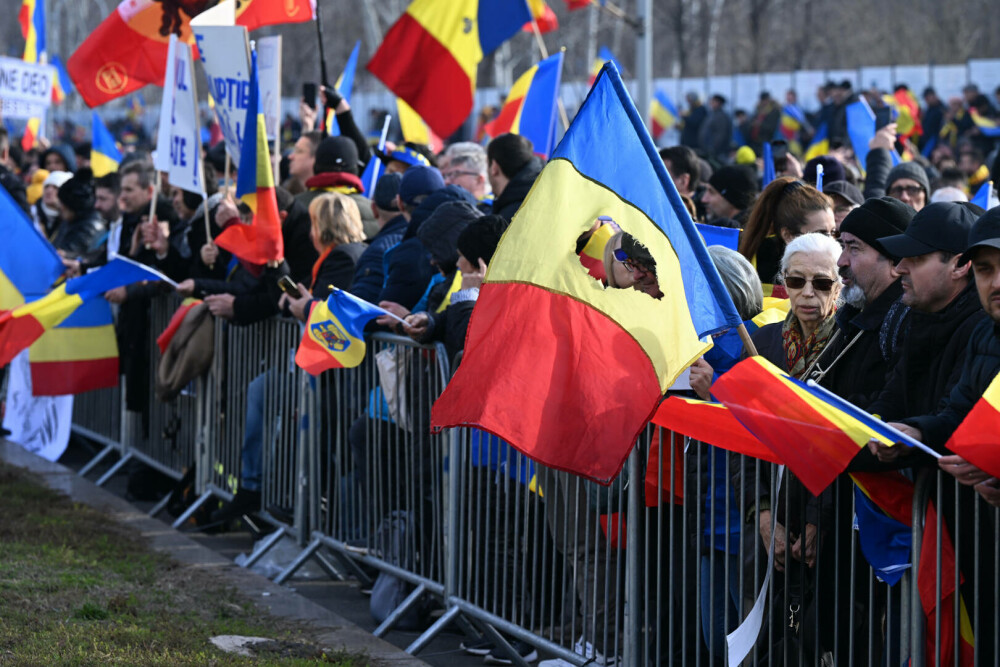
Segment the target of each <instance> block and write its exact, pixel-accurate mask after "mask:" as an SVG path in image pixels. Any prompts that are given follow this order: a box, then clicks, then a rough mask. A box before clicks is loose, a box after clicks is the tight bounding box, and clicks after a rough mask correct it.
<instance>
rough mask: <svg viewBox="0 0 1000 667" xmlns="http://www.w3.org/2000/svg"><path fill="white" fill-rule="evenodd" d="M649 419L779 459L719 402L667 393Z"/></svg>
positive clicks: (704, 439)
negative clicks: (668, 395) (665, 398)
mask: <svg viewBox="0 0 1000 667" xmlns="http://www.w3.org/2000/svg"><path fill="white" fill-rule="evenodd" d="M651 421H652V422H653V423H654V424H656V425H657V426H662V427H664V428H667V429H670V430H671V431H674V432H675V433H680V434H681V435H686V436H688V437H689V438H693V439H694V440H697V441H699V442H704V443H707V444H709V445H714V446H716V447H721V448H722V449H727V450H729V451H731V452H735V453H736V454H745V455H747V456H752V457H753V458H755V459H761V460H762V461H770V462H771V463H781V460H780V459H779V458H778V456H777V455H776V454H775V453H774V452H773V451H771V450H770V449H769V448H768V447H767V446H765V445H764V443H762V442H761V441H760V440H758V439H757V438H755V437H754V436H753V434H752V433H750V431H748V430H746V429H745V428H744V427H743V425H742V424H740V422H739V420H738V419H736V417H735V416H733V413H732V412H730V411H729V409H728V408H726V406H724V405H722V404H721V403H714V402H711V401H701V400H698V399H695V398H681V397H680V396H670V397H668V398H667V400H665V401H663V402H662V403H660V407H659V408H658V409H657V410H656V414H655V415H653V419H652V420H651Z"/></svg>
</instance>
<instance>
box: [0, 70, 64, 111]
mask: <svg viewBox="0 0 1000 667" xmlns="http://www.w3.org/2000/svg"><path fill="white" fill-rule="evenodd" d="M54 76H55V70H54V69H53V68H52V67H51V66H49V65H37V64H35V63H26V62H24V61H23V60H17V59H16V58H2V57H0V109H2V114H3V115H4V116H6V117H8V118H33V117H36V116H41V115H42V113H44V111H45V109H48V108H49V105H51V104H52V80H53V77H54Z"/></svg>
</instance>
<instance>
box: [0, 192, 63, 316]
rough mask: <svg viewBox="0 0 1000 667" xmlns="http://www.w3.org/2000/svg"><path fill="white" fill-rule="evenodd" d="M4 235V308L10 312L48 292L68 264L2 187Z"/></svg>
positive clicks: (0, 253) (0, 264)
mask: <svg viewBox="0 0 1000 667" xmlns="http://www.w3.org/2000/svg"><path fill="white" fill-rule="evenodd" d="M0 235H2V236H3V239H4V242H3V243H0V312H6V311H10V310H13V309H15V308H17V307H18V306H21V305H24V303H25V302H26V301H29V300H31V299H37V298H38V297H40V296H43V295H44V294H46V293H47V292H48V291H49V288H50V287H51V286H52V283H54V282H55V281H56V280H57V279H58V278H59V276H61V275H62V274H63V272H64V271H65V270H66V267H64V266H63V263H62V260H61V259H59V255H57V254H56V251H55V249H54V248H53V247H52V245H51V244H50V243H49V242H48V241H46V240H45V238H44V237H43V236H42V235H41V233H39V231H38V230H37V229H35V226H34V225H33V224H32V223H31V220H29V219H28V216H26V215H25V214H24V211H23V210H22V209H21V207H20V206H18V205H17V203H16V202H15V201H14V200H13V198H11V196H10V195H9V194H8V193H7V190H6V189H5V188H0Z"/></svg>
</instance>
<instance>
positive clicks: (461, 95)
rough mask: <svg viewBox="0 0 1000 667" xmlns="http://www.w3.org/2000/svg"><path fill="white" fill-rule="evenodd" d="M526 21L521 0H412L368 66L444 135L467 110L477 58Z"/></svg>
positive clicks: (525, 8) (525, 5) (528, 16)
mask: <svg viewBox="0 0 1000 667" xmlns="http://www.w3.org/2000/svg"><path fill="white" fill-rule="evenodd" d="M530 22H531V12H530V10H529V9H528V3H527V1H526V0H413V2H411V3H410V6H409V7H407V8H406V12H405V13H404V14H403V15H402V16H401V17H400V18H399V20H398V21H396V22H395V23H394V24H393V25H392V27H391V28H389V31H388V32H387V33H386V35H385V39H384V40H383V41H382V44H381V46H379V48H378V51H376V52H375V55H374V56H372V59H371V60H370V61H369V62H368V70H369V71H370V72H371V73H372V74H374V75H375V76H376V77H378V78H379V79H380V80H381V81H382V83H384V84H385V85H386V87H387V88H389V90H391V91H392V92H394V93H395V94H396V95H397V96H399V97H401V98H403V100H405V101H406V102H407V103H408V104H409V105H410V106H411V107H413V108H414V110H415V111H416V112H417V113H418V114H420V116H421V117H422V118H423V119H424V120H425V121H426V122H427V124H428V125H429V126H430V127H431V129H432V130H434V132H435V133H436V134H438V135H440V136H442V137H447V136H449V135H450V134H451V133H452V132H454V131H455V130H457V129H458V128H459V126H461V125H462V123H464V122H465V119H466V118H468V117H469V114H470V113H472V106H473V96H474V93H475V90H476V69H477V68H478V66H479V61H481V60H482V59H483V57H484V56H487V55H489V54H490V53H492V52H493V50H494V49H496V48H497V47H498V46H500V45H501V44H503V43H504V42H505V41H507V40H508V39H510V38H511V37H512V36H514V35H515V34H517V32H518V31H519V30H520V29H521V26H523V25H524V24H525V23H530Z"/></svg>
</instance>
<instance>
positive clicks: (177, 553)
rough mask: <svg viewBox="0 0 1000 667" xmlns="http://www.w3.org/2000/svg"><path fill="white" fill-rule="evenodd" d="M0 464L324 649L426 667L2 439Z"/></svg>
mask: <svg viewBox="0 0 1000 667" xmlns="http://www.w3.org/2000/svg"><path fill="white" fill-rule="evenodd" d="M0 460H3V461H5V462H6V463H9V464H11V465H16V466H19V467H21V468H25V469H27V470H30V471H31V472H33V473H34V474H36V475H38V476H39V477H41V478H42V480H44V482H45V484H46V485H48V486H49V488H51V489H53V490H55V491H59V492H60V493H64V494H66V495H67V496H68V497H69V498H70V499H72V500H73V501H75V502H79V503H83V504H85V505H89V506H90V507H93V508H95V509H98V510H101V511H103V512H105V513H107V514H108V515H109V516H111V517H112V518H113V519H115V520H116V521H118V522H120V523H122V524H124V525H127V526H131V527H132V528H134V529H135V530H136V531H138V532H139V533H140V534H141V535H142V537H143V538H145V539H146V540H147V541H148V543H149V546H150V548H151V549H152V550H154V551H157V552H159V553H163V554H166V555H168V556H170V557H171V558H172V559H173V560H175V561H177V562H178V563H181V564H182V565H183V566H184V567H190V568H198V569H200V570H203V571H204V570H210V571H212V572H213V573H214V574H215V575H216V576H218V577H219V580H220V581H221V582H222V583H224V584H226V585H228V586H231V587H233V588H234V589H236V590H237V591H239V592H240V593H241V594H243V595H244V596H246V598H247V599H248V600H250V601H251V602H253V603H254V604H255V605H257V606H258V607H259V608H260V609H261V610H263V611H266V612H267V613H269V614H271V615H272V616H276V617H278V618H284V619H288V620H292V621H297V622H300V623H307V624H309V625H310V626H312V627H313V628H315V630H316V631H317V632H316V633H315V635H314V636H315V640H316V642H317V643H318V644H319V645H321V646H326V647H329V648H334V649H339V648H343V649H345V650H347V651H351V652H359V653H361V652H363V653H366V654H367V655H368V656H369V657H370V658H372V660H373V661H374V664H384V665H407V666H408V665H414V666H417V665H426V664H427V663H425V662H423V661H422V660H419V659H417V658H415V657H413V656H411V655H409V654H407V653H405V652H404V651H401V650H400V649H398V648H396V647H395V646H393V645H392V644H390V643H388V642H385V641H383V640H381V639H379V638H378V637H375V636H374V635H372V634H371V633H369V632H367V631H365V630H363V629H362V628H360V627H358V626H356V625H354V624H353V623H351V622H350V621H348V620H346V619H344V618H343V617H341V616H339V615H337V614H335V613H333V612H332V611H329V610H327V609H324V608H323V607H321V606H319V605H318V604H316V603H314V602H312V601H310V600H307V599H306V598H304V597H302V596H301V595H298V594H297V593H295V592H294V591H291V590H289V589H287V588H284V587H282V586H278V585H277V584H274V583H272V582H271V581H270V580H269V579H267V578H266V577H263V576H261V575H259V574H255V573H254V572H251V571H249V570H245V569H243V568H241V567H239V566H237V565H236V564H235V563H233V562H232V561H230V560H228V559H226V558H224V557H222V556H220V555H219V554H216V553H215V552H214V551H212V550H211V549H209V548H207V547H204V546H202V545H200V544H198V543H196V542H195V541H194V540H192V539H190V538H189V537H188V536H187V535H184V534H183V533H180V532H178V531H176V530H174V529H172V528H171V527H170V526H168V525H166V524H164V523H163V522H161V521H158V520H156V519H151V518H150V517H149V516H147V515H146V514H145V513H143V512H140V511H139V510H137V509H136V508H135V507H133V506H132V505H131V504H129V503H128V501H126V500H125V499H123V498H119V497H118V496H116V495H114V494H112V493H111V492H109V491H106V490H104V489H102V488H101V487H99V486H97V485H96V484H94V483H93V482H91V481H90V480H87V479H85V478H83V477H80V476H79V475H77V474H76V472H75V471H73V470H70V469H69V468H67V467H65V466H63V465H60V464H59V463H53V462H50V461H46V460H44V459H42V458H40V457H38V456H36V455H35V454H32V453H30V452H28V451H26V450H25V449H23V448H21V447H20V446H19V445H16V444H13V443H10V442H7V441H6V440H0Z"/></svg>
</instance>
